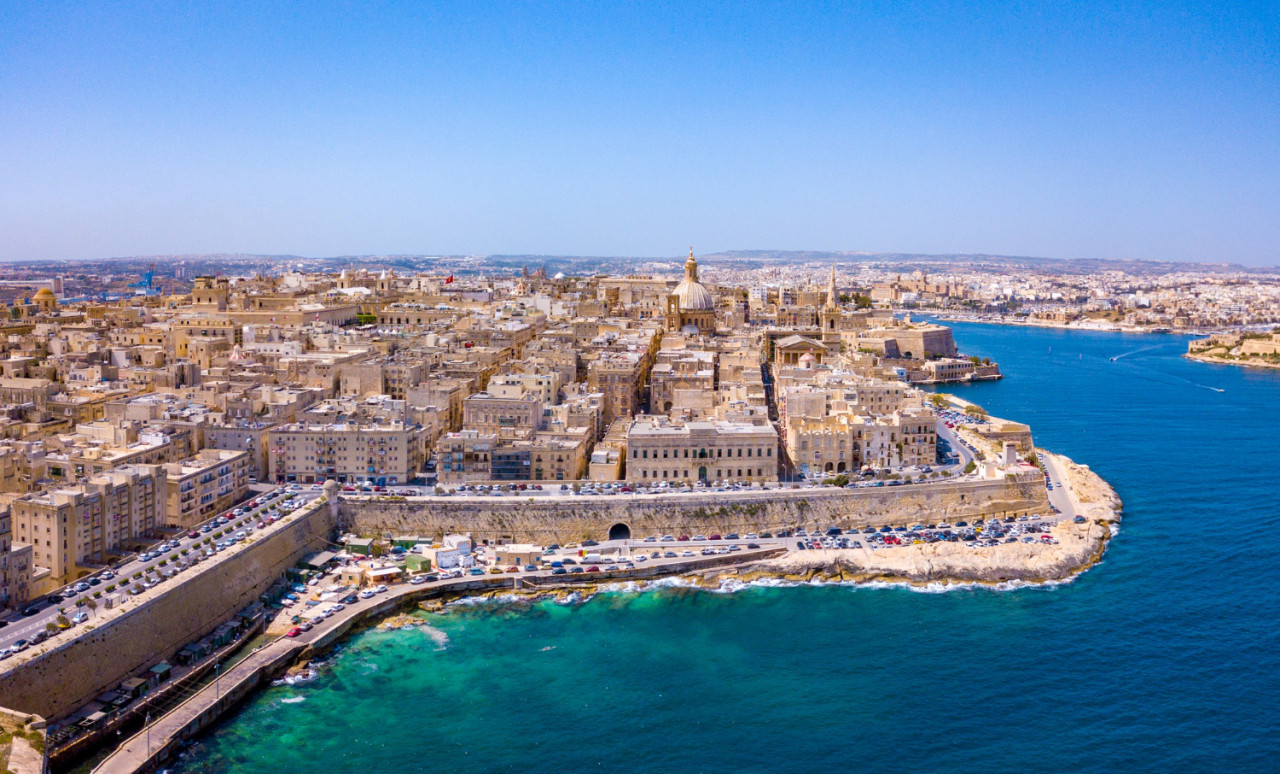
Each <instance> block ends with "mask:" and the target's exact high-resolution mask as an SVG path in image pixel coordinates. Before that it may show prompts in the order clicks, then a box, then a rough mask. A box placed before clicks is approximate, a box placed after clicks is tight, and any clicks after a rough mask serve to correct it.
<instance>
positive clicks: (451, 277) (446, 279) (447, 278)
mask: <svg viewBox="0 0 1280 774" xmlns="http://www.w3.org/2000/svg"><path fill="white" fill-rule="evenodd" d="M450 282H453V275H452V274H450V275H449V276H448V277H446V278H445V280H444V284H446V285H448V284H449V283H450Z"/></svg>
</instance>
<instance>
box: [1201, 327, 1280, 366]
mask: <svg viewBox="0 0 1280 774" xmlns="http://www.w3.org/2000/svg"><path fill="white" fill-rule="evenodd" d="M1186 357H1187V358H1188V359H1191V360H1199V361H1200V362H1202V363H1218V364H1221V365H1234V366H1249V367H1252V368H1280V328H1277V329H1274V330H1272V331H1271V332H1270V333H1217V334H1214V335H1212V336H1210V337H1209V338H1207V339H1196V340H1195V341H1192V342H1191V343H1189V344H1188V345H1187V354H1186Z"/></svg>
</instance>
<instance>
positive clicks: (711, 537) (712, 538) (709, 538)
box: [707, 535, 720, 540]
mask: <svg viewBox="0 0 1280 774" xmlns="http://www.w3.org/2000/svg"><path fill="white" fill-rule="evenodd" d="M719 539H720V536H719V535H711V536H709V537H708V538H707V540H719Z"/></svg>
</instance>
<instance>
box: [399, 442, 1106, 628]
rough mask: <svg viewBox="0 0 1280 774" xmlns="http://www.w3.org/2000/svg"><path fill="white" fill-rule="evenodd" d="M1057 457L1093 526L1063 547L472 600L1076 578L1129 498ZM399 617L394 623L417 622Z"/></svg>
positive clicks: (841, 560) (1075, 532) (1009, 548)
mask: <svg viewBox="0 0 1280 774" xmlns="http://www.w3.org/2000/svg"><path fill="white" fill-rule="evenodd" d="M1044 453H1045V454H1046V456H1051V457H1052V458H1053V459H1054V460H1055V461H1056V462H1057V463H1058V465H1059V466H1060V467H1061V469H1062V470H1063V471H1064V472H1065V476H1066V478H1067V479H1068V482H1067V483H1068V487H1069V493H1070V496H1071V499H1072V500H1073V502H1074V504H1075V507H1076V512H1077V513H1078V514H1079V515H1081V516H1084V518H1085V523H1083V524H1075V523H1073V522H1071V521H1064V522H1062V523H1060V524H1058V525H1057V526H1056V527H1055V528H1054V530H1053V532H1052V534H1053V536H1054V537H1055V538H1057V540H1058V543H1057V545H1042V544H1039V543H1033V544H1027V543H1009V544H1001V545H997V546H990V547H987V546H983V547H978V548H969V547H968V546H966V545H965V544H963V543H931V544H922V545H909V546H891V547H886V548H880V549H876V550H871V549H868V548H861V549H857V548H851V549H834V550H810V551H803V552H799V551H793V552H790V553H787V554H786V555H784V556H780V557H777V558H774V559H768V560H764V561H759V562H752V563H747V564H742V565H737V566H733V567H727V568H722V569H714V570H707V571H705V572H698V573H685V574H682V575H680V576H676V577H667V578H658V579H646V580H632V581H628V580H601V581H600V582H596V583H576V584H572V585H570V584H565V585H562V586H557V587H555V588H543V589H535V590H509V589H504V590H501V591H493V592H487V593H483V594H469V595H467V596H466V597H465V599H466V601H467V602H469V603H476V602H479V603H483V602H486V601H488V602H494V603H524V604H532V603H536V602H541V601H552V602H558V603H562V604H572V603H577V602H582V601H585V600H587V599H590V598H591V597H592V596H594V595H595V594H597V593H601V592H609V591H618V590H626V591H631V590H634V591H643V590H646V589H653V588H663V587H672V586H678V587H686V588H701V589H706V590H711V591H723V590H732V589H736V588H741V587H743V586H746V585H751V584H761V585H763V584H768V583H771V582H772V583H777V584H778V585H783V584H796V585H799V584H821V583H841V584H897V585H906V586H912V587H926V586H927V587H930V588H931V589H938V588H941V589H945V588H947V587H956V588H968V587H974V586H986V587H1012V586H1028V585H1039V584H1051V583H1061V582H1064V581H1068V580H1070V579H1072V578H1074V577H1076V576H1078V575H1080V574H1081V573H1083V572H1085V571H1087V570H1088V569H1089V568H1090V567H1092V566H1093V565H1095V564H1097V563H1098V562H1099V561H1101V559H1102V556H1103V554H1104V553H1105V552H1106V547H1107V543H1108V541H1110V539H1111V538H1112V536H1113V535H1115V534H1116V531H1117V529H1118V524H1119V522H1120V509H1121V502H1120V498H1119V496H1118V495H1117V494H1116V492H1115V490H1114V489H1113V488H1112V487H1111V485H1110V484H1108V483H1107V482H1106V481H1104V480H1103V479H1102V478H1101V477H1100V476H1098V475H1097V474H1096V473H1094V472H1093V471H1091V470H1090V469H1089V468H1088V466H1085V465H1079V464H1077V463H1075V462H1073V461H1071V460H1070V459H1068V458H1066V457H1063V456H1061V455H1056V454H1051V453H1050V452H1044ZM457 603H458V600H456V599H455V600H452V601H451V600H446V599H434V600H429V601H427V602H423V603H422V604H421V605H420V606H419V607H420V608H421V609H423V610H426V611H428V612H432V613H443V612H446V611H447V610H449V608H450V607H451V606H453V605H456V604H457ZM409 623H410V622H409V621H408V620H406V619H396V621H395V623H394V624H393V625H391V626H388V627H387V628H398V627H399V626H400V625H405V624H409Z"/></svg>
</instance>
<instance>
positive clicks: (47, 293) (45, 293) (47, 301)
mask: <svg viewBox="0 0 1280 774" xmlns="http://www.w3.org/2000/svg"><path fill="white" fill-rule="evenodd" d="M31 301H32V303H34V304H35V305H36V306H37V307H39V308H40V314H45V315H52V314H55V313H56V312H57V311H58V297H57V296H56V295H54V293H53V291H52V290H50V289H49V288H40V289H39V290H37V291H36V294H35V296H34V297H33V298H32V299H31Z"/></svg>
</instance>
